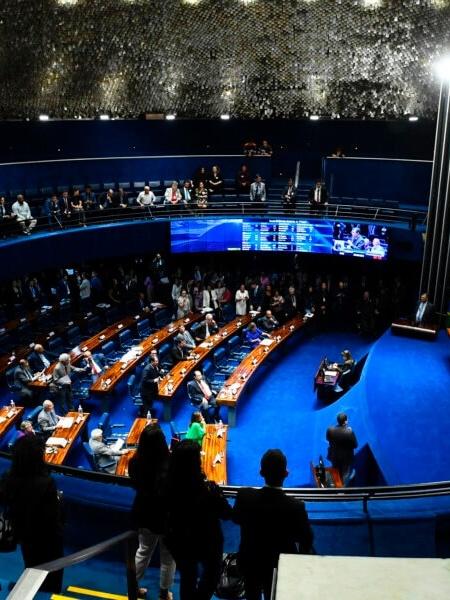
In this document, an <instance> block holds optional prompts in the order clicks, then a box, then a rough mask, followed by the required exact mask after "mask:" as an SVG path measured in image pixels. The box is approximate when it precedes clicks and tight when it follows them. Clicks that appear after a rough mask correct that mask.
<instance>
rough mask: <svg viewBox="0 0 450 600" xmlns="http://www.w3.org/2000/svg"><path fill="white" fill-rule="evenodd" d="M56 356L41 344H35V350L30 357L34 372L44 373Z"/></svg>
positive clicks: (31, 367) (29, 360)
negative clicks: (45, 350)
mask: <svg viewBox="0 0 450 600" xmlns="http://www.w3.org/2000/svg"><path fill="white" fill-rule="evenodd" d="M55 358H56V355H55V354H52V353H51V352H44V347H43V346H42V345H41V344H35V345H34V349H33V352H32V353H31V354H30V356H29V357H28V362H29V364H30V369H31V371H32V372H33V373H42V371H45V369H47V367H49V366H50V364H51V363H52V361H53V360H54V359H55Z"/></svg>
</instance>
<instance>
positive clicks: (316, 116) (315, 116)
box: [309, 115, 320, 121]
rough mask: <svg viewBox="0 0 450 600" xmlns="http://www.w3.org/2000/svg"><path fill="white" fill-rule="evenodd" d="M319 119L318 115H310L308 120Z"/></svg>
mask: <svg viewBox="0 0 450 600" xmlns="http://www.w3.org/2000/svg"><path fill="white" fill-rule="evenodd" d="M319 119H320V117H319V115H310V117H309V120H310V121H318V120H319Z"/></svg>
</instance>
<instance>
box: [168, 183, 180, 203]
mask: <svg viewBox="0 0 450 600" xmlns="http://www.w3.org/2000/svg"><path fill="white" fill-rule="evenodd" d="M164 198H165V203H166V204H173V205H177V204H180V202H181V193H180V190H179V189H178V183H177V182H176V181H174V182H173V183H172V185H171V187H169V188H167V189H166V192H165V194H164Z"/></svg>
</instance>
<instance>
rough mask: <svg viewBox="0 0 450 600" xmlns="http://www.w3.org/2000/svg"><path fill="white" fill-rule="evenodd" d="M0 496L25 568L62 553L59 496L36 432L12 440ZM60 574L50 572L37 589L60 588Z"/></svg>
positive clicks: (52, 589)
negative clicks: (11, 452)
mask: <svg viewBox="0 0 450 600" xmlns="http://www.w3.org/2000/svg"><path fill="white" fill-rule="evenodd" d="M0 496H1V499H2V502H4V503H5V504H6V506H7V507H8V508H9V514H10V518H11V522H12V525H13V529H14V532H15V534H16V536H17V540H18V542H19V544H20V546H21V550H22V556H23V560H24V563H25V568H29V567H35V566H37V565H40V564H43V563H46V562H50V561H53V560H56V559H57V558H61V557H62V556H63V522H62V514H61V508H60V500H59V498H58V492H57V490H56V485H55V482H54V481H53V479H52V478H51V477H50V475H49V472H48V469H47V465H46V464H45V462H44V446H43V443H42V440H41V439H39V438H38V437H37V436H34V435H25V436H23V437H21V438H20V439H18V440H17V441H16V443H15V444H14V448H13V456H12V464H11V470H10V471H9V472H8V473H6V475H5V476H4V478H3V480H2V482H1V493H0ZM62 577H63V572H62V571H56V572H54V573H50V574H49V575H47V577H46V579H45V581H44V582H43V584H42V585H41V588H40V589H41V591H46V592H56V593H58V592H61V585H62Z"/></svg>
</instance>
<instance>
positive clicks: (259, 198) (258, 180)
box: [250, 175, 266, 202]
mask: <svg viewBox="0 0 450 600" xmlns="http://www.w3.org/2000/svg"><path fill="white" fill-rule="evenodd" d="M250 200H251V201H252V202H265V201H266V184H265V183H263V180H262V177H261V175H256V177H255V181H254V182H253V183H252V185H251V186H250Z"/></svg>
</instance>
